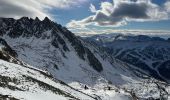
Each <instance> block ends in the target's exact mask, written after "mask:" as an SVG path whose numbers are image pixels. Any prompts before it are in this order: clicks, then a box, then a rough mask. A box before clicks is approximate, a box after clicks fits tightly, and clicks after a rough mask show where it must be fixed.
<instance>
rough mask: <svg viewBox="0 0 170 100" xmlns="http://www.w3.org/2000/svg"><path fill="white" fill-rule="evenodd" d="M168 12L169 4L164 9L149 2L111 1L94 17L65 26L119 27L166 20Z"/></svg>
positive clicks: (148, 0) (146, 0)
mask: <svg viewBox="0 0 170 100" xmlns="http://www.w3.org/2000/svg"><path fill="white" fill-rule="evenodd" d="M91 8H92V7H91ZM93 8H94V7H93ZM168 11H169V2H167V3H166V5H165V7H161V6H159V5H157V4H154V3H152V2H151V0H113V3H110V2H102V3H101V7H100V9H99V10H97V11H95V14H94V15H91V16H90V17H87V18H84V19H83V20H79V21H76V20H72V21H71V22H70V23H68V24H67V26H68V27H71V28H74V27H75V28H77V27H85V26H87V25H97V26H102V27H103V26H121V25H126V24H127V23H128V22H129V21H159V20H166V19H168V18H169V16H168Z"/></svg>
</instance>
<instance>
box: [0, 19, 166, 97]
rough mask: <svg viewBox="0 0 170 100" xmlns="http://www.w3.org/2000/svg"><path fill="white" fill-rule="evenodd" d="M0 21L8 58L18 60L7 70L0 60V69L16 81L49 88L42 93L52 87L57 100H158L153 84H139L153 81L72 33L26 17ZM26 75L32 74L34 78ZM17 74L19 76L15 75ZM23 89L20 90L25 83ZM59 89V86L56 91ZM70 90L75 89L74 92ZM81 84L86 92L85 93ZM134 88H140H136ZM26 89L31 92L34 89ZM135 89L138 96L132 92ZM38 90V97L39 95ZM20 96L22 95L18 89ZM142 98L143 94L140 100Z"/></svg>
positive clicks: (157, 92) (54, 24)
mask: <svg viewBox="0 0 170 100" xmlns="http://www.w3.org/2000/svg"><path fill="white" fill-rule="evenodd" d="M0 20H1V21H0V22H2V23H0V34H1V38H2V39H4V40H5V41H6V42H7V43H8V45H9V46H10V47H11V49H13V50H14V51H15V52H16V53H17V56H16V57H13V56H12V58H13V59H17V61H18V62H20V63H15V65H13V63H14V62H13V63H12V64H11V63H10V66H14V67H10V66H8V65H9V64H8V63H9V61H8V62H3V61H2V65H3V66H6V65H7V66H6V67H7V69H5V68H6V67H5V68H4V67H2V68H3V69H4V70H3V72H2V73H4V72H9V73H12V74H13V75H15V74H16V77H17V78H18V77H19V79H20V77H21V78H22V79H23V81H25V80H26V81H27V80H29V82H28V84H31V85H32V82H33V83H36V84H37V85H39V83H40V84H41V85H40V86H38V90H39V89H40V91H42V90H41V89H42V87H41V86H45V88H46V87H48V89H49V88H50V90H49V91H46V92H48V93H50V91H51V90H52V91H53V89H54V91H55V90H56V89H57V88H58V89H60V90H61V91H64V93H65V94H63V95H65V96H64V98H63V99H69V98H72V97H73V98H74V99H75V98H80V99H81V100H82V98H83V99H84V98H85V99H86V98H87V100H93V99H94V98H96V99H97V98H98V100H100V99H102V100H112V99H113V98H117V99H118V100H119V99H120V100H121V99H123V100H124V99H127V100H129V99H131V98H132V97H133V95H132V93H131V92H132V90H134V91H133V92H135V93H136V94H137V95H136V96H137V97H138V98H141V99H144V98H145V99H146V98H149V97H153V98H160V96H159V95H158V94H159V89H158V88H157V87H156V86H155V85H154V83H152V82H151V86H153V85H154V86H153V87H154V88H149V89H148V88H146V86H144V85H143V83H145V81H146V80H150V79H152V80H154V81H157V80H156V79H154V78H152V77H148V75H146V74H143V73H141V72H136V71H137V70H134V69H133V67H134V66H132V65H130V64H127V63H125V62H123V61H121V60H117V59H115V58H114V57H108V55H107V54H105V53H104V52H103V51H102V50H100V48H98V47H95V46H94V45H92V44H90V43H87V42H86V41H84V40H82V39H81V38H79V37H76V36H75V35H74V34H73V33H72V32H70V31H69V30H67V29H66V28H64V27H62V26H61V25H59V24H57V23H54V22H52V21H51V20H50V19H48V18H45V19H44V20H42V21H40V20H39V19H38V18H36V19H30V18H27V17H23V18H21V19H18V20H15V19H9V18H1V19H0ZM16 64H19V65H16ZM22 67H24V68H22ZM11 68H14V69H11ZM8 69H11V70H8ZM16 69H19V70H17V71H16V72H17V73H13V71H12V70H16ZM25 71H28V72H25ZM29 72H31V73H29ZM134 72H136V73H137V74H138V75H137V74H136V73H134ZM32 73H33V74H34V75H35V76H34V77H33V75H32ZM18 74H19V76H17V75H18ZM20 74H21V75H20ZM44 74H45V75H44ZM0 75H1V74H0ZM2 75H6V74H2ZM49 76H51V77H53V78H54V79H55V80H61V81H62V82H64V83H65V84H64V85H63V84H61V82H59V83H58V82H56V81H55V80H53V79H51V78H49ZM144 77H145V78H144ZM46 80H47V81H46ZM26 84H27V83H26ZM56 84H57V85H56ZM23 85H24V86H25V82H24V84H23ZM37 85H36V86H37ZM49 85H50V86H49ZM51 86H52V87H51ZM63 86H64V88H62V87H63ZM70 86H71V87H74V88H76V89H77V90H78V91H77V92H76V91H75V89H74V88H71V87H70ZM84 86H87V87H88V88H89V89H87V90H86V89H85V88H84ZM108 86H110V87H111V90H108ZM140 87H142V89H141V90H140ZM31 88H34V85H33V86H32V87H31ZM34 89H35V88H34ZM34 89H33V91H34ZM36 89H37V88H36ZM43 89H44V87H43ZM152 89H154V93H153V94H152V93H150V91H151V90H152ZM167 89H168V88H167ZM139 90H140V92H138V91H139ZM80 91H82V92H83V93H82V92H80ZM130 91H131V92H130ZM42 92H43V93H44V91H42ZM3 93H5V92H3ZM10 93H11V92H10ZM12 93H13V92H12ZM24 93H26V92H25V91H24ZM68 93H69V94H68ZM84 93H86V94H84ZM87 94H88V95H87ZM30 95H34V94H30ZM63 95H62V97H63ZM145 95H148V96H146V97H145ZM155 95H156V96H155ZM70 96H71V97H70ZM15 97H17V96H15ZM50 97H52V98H53V94H51V93H50ZM62 97H61V98H62ZM19 98H20V97H19ZM33 98H35V97H33ZM26 99H27V98H26ZM44 99H45V98H44ZM28 100H29V99H28ZM31 100H32V99H31Z"/></svg>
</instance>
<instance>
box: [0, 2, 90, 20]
mask: <svg viewBox="0 0 170 100" xmlns="http://www.w3.org/2000/svg"><path fill="white" fill-rule="evenodd" d="M87 1H88V0H15V1H14V0H0V17H14V18H19V17H22V16H28V17H37V16H38V17H39V18H40V19H43V18H44V17H46V16H47V17H51V14H49V13H48V10H50V9H53V8H58V9H68V8H70V7H73V6H79V5H80V4H81V3H84V2H87Z"/></svg>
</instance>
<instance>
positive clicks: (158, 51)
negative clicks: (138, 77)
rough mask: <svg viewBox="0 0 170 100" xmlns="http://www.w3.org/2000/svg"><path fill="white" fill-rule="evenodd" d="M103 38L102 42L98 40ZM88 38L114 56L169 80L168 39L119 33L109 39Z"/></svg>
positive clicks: (169, 47)
mask: <svg viewBox="0 0 170 100" xmlns="http://www.w3.org/2000/svg"><path fill="white" fill-rule="evenodd" d="M94 37H95V38H94ZM101 39H102V42H101V41H98V40H101ZM86 40H88V41H91V42H95V44H97V45H100V46H102V47H105V48H106V49H107V50H106V51H107V52H108V53H109V54H112V56H113V57H115V58H117V59H119V60H121V61H123V62H126V63H129V64H131V65H134V66H136V67H137V68H140V69H142V70H144V71H145V72H146V73H147V74H148V75H151V76H154V77H155V78H158V79H161V80H164V81H169V65H168V64H169V59H170V52H169V51H170V45H169V44H170V42H169V41H168V40H165V39H163V38H160V37H149V36H144V35H139V36H124V35H117V36H113V37H109V36H108V38H107V39H105V38H102V37H101V36H100V37H98V36H93V37H90V38H87V39H86ZM108 41H109V42H108Z"/></svg>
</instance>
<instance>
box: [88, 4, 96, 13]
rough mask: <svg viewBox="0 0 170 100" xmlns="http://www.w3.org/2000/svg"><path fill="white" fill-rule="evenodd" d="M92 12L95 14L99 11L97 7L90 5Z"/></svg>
mask: <svg viewBox="0 0 170 100" xmlns="http://www.w3.org/2000/svg"><path fill="white" fill-rule="evenodd" d="M89 9H90V11H91V12H92V13H95V12H96V11H97V10H96V7H95V6H94V5H93V4H90V7H89Z"/></svg>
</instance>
